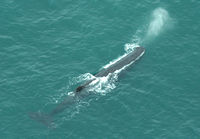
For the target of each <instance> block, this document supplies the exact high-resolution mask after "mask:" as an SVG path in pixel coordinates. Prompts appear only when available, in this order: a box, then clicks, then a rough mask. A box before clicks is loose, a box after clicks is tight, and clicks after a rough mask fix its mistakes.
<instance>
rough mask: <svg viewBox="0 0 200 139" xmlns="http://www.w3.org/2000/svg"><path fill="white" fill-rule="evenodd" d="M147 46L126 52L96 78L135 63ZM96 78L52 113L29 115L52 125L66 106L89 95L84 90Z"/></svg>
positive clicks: (77, 90) (83, 85) (80, 87)
mask: <svg viewBox="0 0 200 139" xmlns="http://www.w3.org/2000/svg"><path fill="white" fill-rule="evenodd" d="M144 52H145V48H144V47H141V46H138V47H135V48H134V50H133V51H131V52H129V53H128V54H126V55H125V56H124V57H122V58H121V59H119V60H117V61H116V62H114V63H113V64H111V65H110V66H108V67H106V68H103V69H101V70H100V71H99V72H97V73H96V74H94V76H95V77H96V78H98V77H106V76H108V75H109V74H112V73H114V72H116V71H118V70H120V69H122V68H124V67H126V66H129V65H131V64H133V63H134V62H135V61H137V60H138V59H140V57H141V56H142V55H143V54H144ZM96 78H94V79H91V80H89V81H87V82H86V83H84V84H82V85H80V86H78V87H77V88H76V89H75V90H74V91H73V93H74V95H69V96H67V97H66V98H65V99H64V100H63V101H62V102H61V103H60V104H58V105H57V106H56V107H55V108H54V109H53V110H52V111H51V112H50V113H48V114H44V113H41V112H35V113H29V116H30V117H31V118H32V119H35V120H37V121H39V122H41V123H43V124H44V125H46V126H48V127H49V126H51V123H52V122H53V120H52V119H53V117H54V116H55V115H57V114H59V113H61V112H63V111H64V110H65V109H66V108H68V107H70V106H72V105H73V104H74V103H76V102H77V100H79V99H82V98H84V97H86V96H87V95H83V94H82V92H83V90H84V89H87V86H89V85H90V84H91V83H92V82H93V81H94V80H95V79H96Z"/></svg>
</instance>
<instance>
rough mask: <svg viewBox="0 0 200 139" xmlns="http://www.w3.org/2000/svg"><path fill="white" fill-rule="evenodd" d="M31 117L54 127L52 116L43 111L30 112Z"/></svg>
mask: <svg viewBox="0 0 200 139" xmlns="http://www.w3.org/2000/svg"><path fill="white" fill-rule="evenodd" d="M28 115H29V117H30V118H32V119H34V120H36V121H38V122H40V123H42V124H44V125H45V126H47V127H52V123H53V120H52V117H51V116H50V115H47V114H44V113H41V112H31V113H29V114H28Z"/></svg>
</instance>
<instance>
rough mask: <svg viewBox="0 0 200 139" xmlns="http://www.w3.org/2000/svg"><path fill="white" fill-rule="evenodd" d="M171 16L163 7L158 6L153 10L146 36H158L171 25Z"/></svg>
mask: <svg viewBox="0 0 200 139" xmlns="http://www.w3.org/2000/svg"><path fill="white" fill-rule="evenodd" d="M169 21H170V16H169V14H168V12H167V11H166V10H165V9H163V8H157V9H155V10H154V11H153V12H152V17H151V22H150V24H149V26H148V30H147V34H146V38H152V37H153V38H155V37H157V36H158V35H159V34H160V33H161V32H162V31H163V30H164V29H165V28H167V26H168V25H169Z"/></svg>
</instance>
